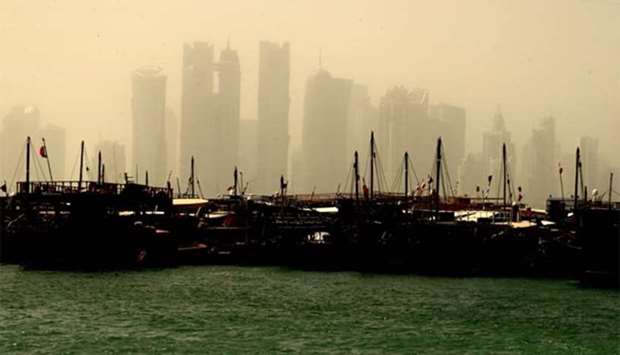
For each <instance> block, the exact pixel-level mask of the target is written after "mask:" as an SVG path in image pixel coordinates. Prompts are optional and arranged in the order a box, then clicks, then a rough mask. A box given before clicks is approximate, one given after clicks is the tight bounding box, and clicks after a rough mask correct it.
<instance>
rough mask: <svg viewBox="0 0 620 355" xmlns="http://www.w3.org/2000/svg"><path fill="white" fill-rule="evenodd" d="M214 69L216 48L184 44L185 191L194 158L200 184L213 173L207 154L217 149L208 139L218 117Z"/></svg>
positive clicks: (182, 153)
mask: <svg viewBox="0 0 620 355" xmlns="http://www.w3.org/2000/svg"><path fill="white" fill-rule="evenodd" d="M214 66H215V63H214V60H213V46H212V45H210V44H209V43H207V42H194V43H193V44H185V45H184V47H183V74H182V81H183V83H182V94H181V130H180V142H179V148H180V155H179V169H180V172H179V174H178V175H179V176H180V177H181V184H182V188H183V189H184V188H185V187H186V186H187V183H188V177H189V175H190V159H191V157H192V156H193V157H194V158H195V161H196V177H197V180H198V181H200V180H202V178H204V179H206V178H207V176H208V174H207V172H209V171H212V170H211V167H209V166H208V161H207V160H208V157H207V152H209V151H210V150H213V145H212V144H213V142H210V141H209V140H208V139H207V132H209V131H210V130H212V126H211V125H212V122H213V120H214V117H215V109H214V102H215V98H214V93H213V80H214Z"/></svg>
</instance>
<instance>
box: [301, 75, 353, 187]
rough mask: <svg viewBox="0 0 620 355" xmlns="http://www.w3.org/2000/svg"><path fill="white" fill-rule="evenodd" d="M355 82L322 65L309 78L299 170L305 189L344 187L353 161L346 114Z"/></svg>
mask: <svg viewBox="0 0 620 355" xmlns="http://www.w3.org/2000/svg"><path fill="white" fill-rule="evenodd" d="M352 85H353V82H352V81H351V80H347V79H340V78H335V77H332V76H331V75H330V74H329V73H328V72H327V71H325V70H323V69H321V70H319V71H318V72H317V73H316V74H314V75H312V76H310V78H308V81H307V82H306V93H305V99H304V117H303V132H302V155H303V161H302V163H301V164H300V168H301V169H302V170H301V171H300V172H299V173H300V174H299V175H300V177H301V178H300V179H296V181H301V182H302V191H306V192H311V191H316V192H335V191H336V190H337V189H338V185H340V186H341V189H344V185H345V184H346V183H347V181H346V175H347V171H349V169H350V166H349V162H350V161H351V159H350V156H351V154H352V153H351V154H349V152H347V149H346V148H347V147H346V144H347V143H346V137H347V132H346V129H347V118H348V116H349V100H350V95H351V87H352Z"/></svg>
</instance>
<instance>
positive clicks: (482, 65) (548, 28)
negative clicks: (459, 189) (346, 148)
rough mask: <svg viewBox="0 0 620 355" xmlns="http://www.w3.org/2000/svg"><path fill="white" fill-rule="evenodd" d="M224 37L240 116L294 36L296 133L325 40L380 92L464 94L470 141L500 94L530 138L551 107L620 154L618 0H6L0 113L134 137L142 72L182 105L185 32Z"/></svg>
mask: <svg viewBox="0 0 620 355" xmlns="http://www.w3.org/2000/svg"><path fill="white" fill-rule="evenodd" d="M227 38H230V42H231V46H232V47H233V48H235V49H237V50H238V51H239V54H240V59H241V68H242V108H241V112H242V117H243V118H255V117H256V95H257V92H256V87H257V76H258V74H257V67H258V63H257V54H258V41H259V40H262V39H268V40H274V41H284V40H288V41H289V42H291V46H292V48H291V51H292V52H291V66H292V73H291V96H292V97H291V100H292V102H291V105H292V106H291V123H292V127H293V135H294V137H296V136H299V127H301V124H300V120H301V112H302V105H303V88H304V85H305V80H306V78H307V76H308V75H309V74H310V73H312V72H313V71H314V70H316V69H317V67H318V56H319V55H318V54H319V51H320V50H322V53H323V64H324V67H325V68H326V69H328V70H329V71H330V72H332V74H334V75H336V76H342V77H348V78H353V79H354V80H355V81H357V82H359V83H363V84H366V85H368V86H369V89H370V92H371V94H372V96H373V100H374V101H375V102H376V101H377V100H378V98H379V97H380V96H381V95H382V94H383V93H384V92H385V90H386V89H387V88H388V87H390V86H392V85H395V84H405V85H408V86H411V87H413V86H415V87H423V88H427V89H429V90H430V93H431V101H432V102H447V103H452V104H456V105H461V106H464V107H466V108H467V110H468V121H469V122H468V123H469V127H468V134H467V137H468V140H469V142H468V143H471V145H470V150H478V149H479V146H480V142H479V140H480V133H481V131H482V130H484V129H486V128H487V127H488V126H489V125H490V120H491V117H492V115H493V114H494V113H495V111H496V109H497V106H498V105H501V108H502V111H503V112H504V115H505V117H506V119H507V123H508V125H509V127H512V128H513V131H514V132H515V134H516V135H517V140H518V142H519V143H521V142H524V141H525V137H526V136H527V135H529V131H530V130H531V128H532V127H533V126H534V125H535V122H536V121H537V120H538V119H540V118H541V117H543V116H546V115H550V114H551V115H554V116H556V117H557V119H558V126H559V134H560V135H563V139H562V144H563V145H564V147H566V148H568V147H569V146H570V147H572V146H574V145H576V144H577V140H578V137H579V136H580V135H583V134H587V135H591V136H597V137H600V139H601V146H602V149H603V150H604V151H605V153H606V154H607V155H608V156H611V155H612V154H611V152H612V149H615V150H614V151H613V152H614V153H616V154H614V158H613V159H614V163H615V165H616V166H620V154H617V145H616V144H615V143H616V142H615V140H616V139H617V138H616V136H617V134H618V133H619V132H620V1H618V0H589V1H586V0H557V1H552V0H548V1H546V0H536V1H534V0H533V1H512V0H506V1H499V0H498V1H491V0H468V1H458V0H454V1H429V0H424V1H417V0H405V1H401V0H389V1H362V0H340V1H335V0H304V1H301V0H297V1H295V0H272V1H259V0H252V1H238V0H228V1H221V0H218V1H211V0H201V1H180V0H176V1H154V0H140V1H137V0H133V1H103V0H102V1H83V0H74V1H62V0H57V1H51V0H36V1H35V0H31V1H23V0H1V1H0V48H1V50H0V117H1V116H4V114H5V113H6V112H7V111H8V110H9V108H10V107H11V106H13V105H15V104H19V103H33V104H35V105H37V106H39V108H40V109H41V112H42V116H43V121H46V122H52V123H56V124H59V125H64V126H67V128H69V139H70V140H71V141H70V142H69V144H70V145H71V144H73V145H75V147H76V149H77V145H78V140H79V139H80V138H81V137H84V138H86V139H87V140H90V141H92V143H93V144H94V140H96V139H97V138H98V137H104V138H118V139H121V140H122V141H124V142H125V143H128V139H129V137H130V133H129V131H128V129H129V128H130V118H131V117H130V97H131V93H130V88H131V86H130V74H131V71H132V70H134V69H135V68H137V67H140V66H142V65H152V64H154V65H160V66H162V67H163V68H164V70H165V71H166V73H167V74H168V104H169V106H170V107H172V108H173V109H174V110H175V111H176V112H177V113H180V108H179V106H180V105H179V104H180V97H181V93H180V78H181V75H180V74H181V50H182V44H183V42H186V41H194V40H201V41H209V42H212V43H214V44H215V46H216V50H217V51H218V52H219V50H220V49H222V48H223V47H225V45H226V40H227ZM571 149H572V148H571ZM69 151H70V152H71V151H72V150H69ZM69 160H71V159H69Z"/></svg>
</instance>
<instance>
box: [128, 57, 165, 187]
mask: <svg viewBox="0 0 620 355" xmlns="http://www.w3.org/2000/svg"><path fill="white" fill-rule="evenodd" d="M132 92H133V96H132V101H131V103H132V123H133V129H132V138H133V139H132V142H133V163H134V165H137V166H138V167H139V171H141V172H142V174H143V175H145V172H146V171H148V174H149V185H158V186H164V185H165V183H166V171H167V166H166V133H165V118H166V76H165V75H164V74H163V71H162V69H161V68H156V67H149V68H147V67H145V68H141V69H138V70H136V71H135V72H134V73H133V77H132Z"/></svg>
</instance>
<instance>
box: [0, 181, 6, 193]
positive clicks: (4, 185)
mask: <svg viewBox="0 0 620 355" xmlns="http://www.w3.org/2000/svg"><path fill="white" fill-rule="evenodd" d="M0 191H2V192H4V193H6V183H4V184H2V186H0Z"/></svg>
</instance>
